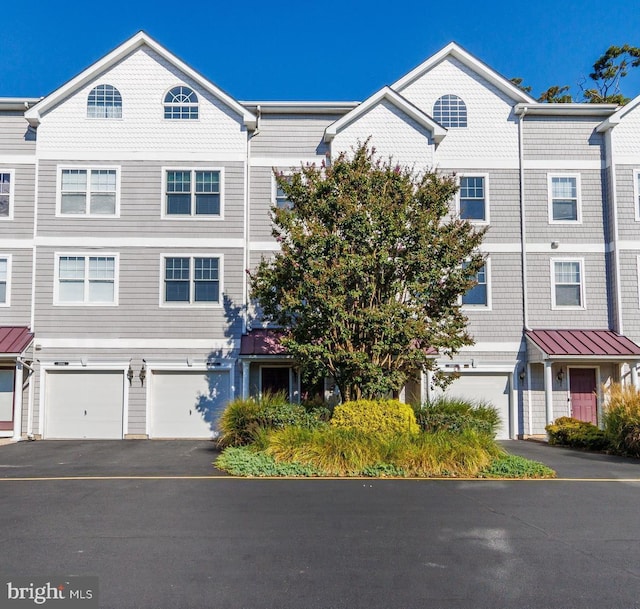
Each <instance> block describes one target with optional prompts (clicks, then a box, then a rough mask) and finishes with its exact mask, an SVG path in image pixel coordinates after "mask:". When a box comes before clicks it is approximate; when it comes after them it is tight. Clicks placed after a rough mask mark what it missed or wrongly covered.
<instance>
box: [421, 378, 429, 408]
mask: <svg viewBox="0 0 640 609" xmlns="http://www.w3.org/2000/svg"><path fill="white" fill-rule="evenodd" d="M428 384H429V373H428V372H424V371H423V372H421V373H420V406H424V405H425V404H426V403H427V400H428V399H429V388H428Z"/></svg>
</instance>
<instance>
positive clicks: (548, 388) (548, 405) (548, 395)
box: [544, 360, 553, 425]
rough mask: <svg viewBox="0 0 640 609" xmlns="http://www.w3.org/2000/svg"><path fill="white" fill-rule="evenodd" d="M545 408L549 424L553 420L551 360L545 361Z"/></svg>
mask: <svg viewBox="0 0 640 609" xmlns="http://www.w3.org/2000/svg"><path fill="white" fill-rule="evenodd" d="M544 409H545V414H546V419H547V425H549V424H550V423H551V422H552V421H553V375H552V374H551V361H550V360H546V361H545V363H544Z"/></svg>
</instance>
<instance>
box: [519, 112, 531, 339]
mask: <svg viewBox="0 0 640 609" xmlns="http://www.w3.org/2000/svg"><path fill="white" fill-rule="evenodd" d="M527 110H528V107H527V106H522V107H521V111H520V112H519V113H518V114H519V120H518V160H519V164H520V242H521V250H522V251H521V253H520V261H521V264H522V322H523V325H524V329H525V331H527V330H531V328H530V327H529V304H528V295H529V290H528V288H527V279H528V275H527V230H526V229H527V223H526V210H525V190H524V142H523V137H524V117H525V115H526V113H527Z"/></svg>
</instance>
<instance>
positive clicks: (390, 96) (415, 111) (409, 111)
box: [324, 87, 447, 144]
mask: <svg viewBox="0 0 640 609" xmlns="http://www.w3.org/2000/svg"><path fill="white" fill-rule="evenodd" d="M385 100H386V101H388V102H389V103H391V104H393V105H394V106H395V107H396V108H398V109H399V110H401V111H402V112H404V113H405V114H406V115H407V116H409V117H410V118H412V119H413V120H414V121H416V122H417V123H418V124H419V125H422V126H423V127H424V128H425V129H427V130H429V131H431V133H432V135H433V141H434V142H435V143H436V144H438V143H440V142H441V141H442V139H443V138H444V136H445V135H446V134H447V130H446V129H445V128H444V127H443V126H442V125H440V124H439V123H436V121H434V120H433V119H432V118H431V117H430V116H429V115H428V114H425V113H424V112H423V111H422V110H420V108H418V107H417V106H414V105H413V104H412V103H411V102H410V101H409V100H407V99H405V98H404V97H402V95H400V94H399V93H398V92H396V91H394V90H393V89H391V88H390V87H384V88H382V89H380V91H378V92H377V93H374V94H373V95H372V96H371V97H369V98H368V99H365V100H364V101H363V102H362V103H361V104H360V105H359V106H357V107H356V108H354V109H353V110H351V112H348V113H347V114H345V115H344V116H343V117H342V118H341V119H339V120H337V121H336V122H335V123H331V125H329V126H328V127H327V128H326V129H325V132H324V141H325V142H330V141H331V140H332V139H333V138H334V137H335V136H336V135H337V134H338V132H339V131H341V130H342V129H344V128H345V127H346V126H347V125H350V124H351V123H352V122H353V121H355V120H356V119H357V118H359V117H360V116H362V115H363V114H364V113H365V112H368V111H369V110H370V109H371V108H373V107H374V106H376V105H378V104H379V103H380V102H382V101H385Z"/></svg>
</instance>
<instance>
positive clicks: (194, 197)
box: [160, 167, 225, 221]
mask: <svg viewBox="0 0 640 609" xmlns="http://www.w3.org/2000/svg"><path fill="white" fill-rule="evenodd" d="M224 183H225V180H224V167H162V200H161V202H160V217H161V218H162V219H163V220H194V219H197V220H215V221H218V220H224V188H225V186H224ZM216 196H217V201H218V205H219V213H204V212H211V211H215V209H213V206H214V205H215V199H216ZM170 197H172V198H173V200H172V201H170V200H169V198H170ZM170 205H171V206H172V209H171V210H170V208H169V206H170ZM169 211H174V212H180V213H168V212H169ZM182 212H184V213H182Z"/></svg>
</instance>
